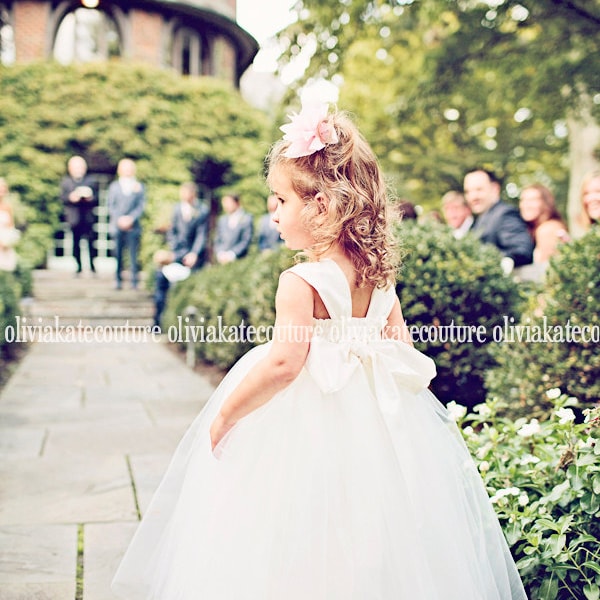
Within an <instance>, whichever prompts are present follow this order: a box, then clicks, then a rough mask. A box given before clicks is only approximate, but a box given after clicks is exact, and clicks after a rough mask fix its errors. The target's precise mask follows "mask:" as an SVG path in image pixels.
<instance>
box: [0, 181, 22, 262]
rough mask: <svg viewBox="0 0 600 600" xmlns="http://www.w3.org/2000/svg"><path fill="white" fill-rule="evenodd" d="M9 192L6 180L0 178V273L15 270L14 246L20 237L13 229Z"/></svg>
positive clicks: (15, 254) (17, 231) (16, 257)
mask: <svg viewBox="0 0 600 600" xmlns="http://www.w3.org/2000/svg"><path fill="white" fill-rule="evenodd" d="M9 191H10V190H9V188H8V184H7V183H6V180H5V179H4V178H3V177H0V271H14V270H15V269H16V268H17V261H18V256H17V252H16V250H15V246H16V245H17V242H18V241H19V238H20V237H21V233H20V232H19V230H18V229H16V228H15V221H14V217H13V208H12V205H11V204H10V201H9V198H8V195H9Z"/></svg>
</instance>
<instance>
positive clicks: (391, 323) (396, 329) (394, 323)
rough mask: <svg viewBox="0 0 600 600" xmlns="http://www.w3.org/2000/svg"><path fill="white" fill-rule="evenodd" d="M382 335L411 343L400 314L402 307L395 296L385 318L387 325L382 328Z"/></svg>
mask: <svg viewBox="0 0 600 600" xmlns="http://www.w3.org/2000/svg"><path fill="white" fill-rule="evenodd" d="M383 335H384V337H386V338H390V339H394V340H400V341H402V342H406V343H407V344H410V345H411V346H412V345H413V341H412V338H411V336H410V332H409V330H408V327H407V326H406V322H405V321H404V317H403V316H402V308H401V307H400V300H398V298H396V301H395V302H394V306H393V308H392V312H391V313H390V316H389V317H388V320H387V325H386V326H385V327H384V328H383Z"/></svg>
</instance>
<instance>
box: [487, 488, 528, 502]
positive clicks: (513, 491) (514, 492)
mask: <svg viewBox="0 0 600 600" xmlns="http://www.w3.org/2000/svg"><path fill="white" fill-rule="evenodd" d="M520 493H521V490H520V489H519V488H518V487H509V488H503V489H501V490H497V491H496V493H495V494H494V495H493V496H492V497H491V498H490V502H493V503H496V502H498V500H500V499H502V498H505V497H506V496H518V495H519V494H520Z"/></svg>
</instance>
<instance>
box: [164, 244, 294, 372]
mask: <svg viewBox="0 0 600 600" xmlns="http://www.w3.org/2000/svg"><path fill="white" fill-rule="evenodd" d="M292 264H293V254H292V253H291V252H289V251H287V250H286V249H284V248H282V249H280V250H276V251H273V252H264V253H256V252H255V253H252V254H250V255H248V256H246V257H245V258H242V259H240V260H237V261H235V262H233V263H230V264H227V265H213V266H208V267H205V268H204V269H202V270H201V271H199V272H198V273H195V274H193V275H192V276H191V277H190V278H189V279H187V280H185V281H183V282H181V283H178V284H177V285H176V286H174V288H173V289H171V290H170V292H169V302H168V307H167V310H166V311H165V316H164V324H165V327H166V331H167V334H168V336H169V339H170V340H171V341H177V342H179V343H181V344H184V338H185V328H184V327H183V326H184V325H190V324H191V323H186V322H185V315H186V309H187V307H189V306H193V307H194V308H195V309H196V311H197V317H196V319H195V323H194V324H195V325H196V326H204V327H205V331H206V333H207V334H208V332H209V330H210V328H211V327H212V328H215V327H219V326H224V327H226V328H227V335H228V341H219V340H216V341H213V340H212V338H211V339H207V340H206V341H203V342H202V341H201V342H199V343H197V344H196V354H197V357H198V358H199V359H200V360H203V361H206V362H209V363H212V364H215V365H217V366H219V367H221V368H224V369H227V368H229V367H231V366H232V365H233V364H234V363H235V362H236V361H237V360H238V359H239V358H240V357H241V356H242V355H243V354H244V353H245V352H247V351H248V350H249V349H250V348H252V346H254V345H256V342H259V343H260V342H261V341H267V340H266V339H263V340H253V341H249V340H247V339H244V338H245V335H244V331H243V325H245V326H246V327H247V326H250V327H252V328H255V329H258V328H266V327H269V326H271V325H273V322H274V321H275V306H274V302H275V292H276V290H277V283H278V279H279V274H280V273H281V272H282V271H284V270H285V269H286V268H288V267H290V266H291V265H292Z"/></svg>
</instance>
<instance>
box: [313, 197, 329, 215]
mask: <svg viewBox="0 0 600 600" xmlns="http://www.w3.org/2000/svg"><path fill="white" fill-rule="evenodd" d="M315 200H316V201H317V207H318V213H317V214H319V215H326V214H327V212H328V211H329V198H328V197H327V196H326V195H325V194H323V193H322V192H319V193H318V194H317V195H316V196H315Z"/></svg>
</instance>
